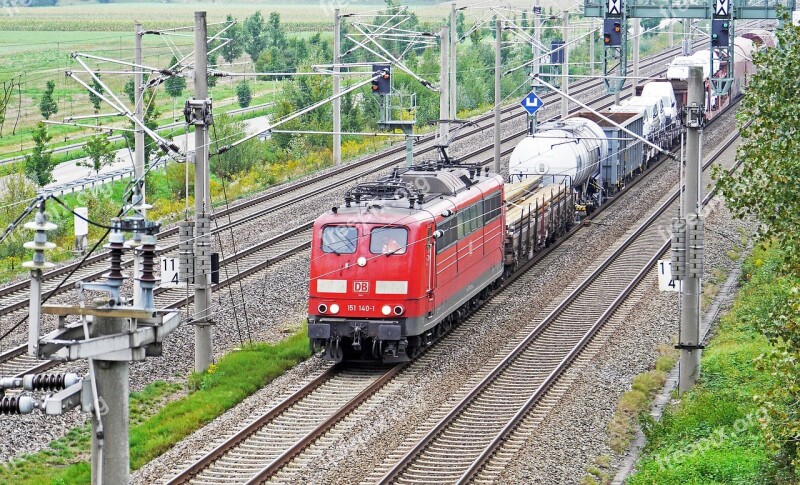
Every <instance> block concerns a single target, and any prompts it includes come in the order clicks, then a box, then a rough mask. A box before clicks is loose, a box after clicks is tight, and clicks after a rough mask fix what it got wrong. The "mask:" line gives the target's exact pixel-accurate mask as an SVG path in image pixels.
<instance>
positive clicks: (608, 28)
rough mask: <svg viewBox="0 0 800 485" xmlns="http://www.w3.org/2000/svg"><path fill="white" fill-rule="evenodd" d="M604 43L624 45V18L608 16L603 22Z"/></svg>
mask: <svg viewBox="0 0 800 485" xmlns="http://www.w3.org/2000/svg"><path fill="white" fill-rule="evenodd" d="M603 44H605V45H607V46H620V45H622V20H621V19H618V18H607V19H605V21H604V22H603Z"/></svg>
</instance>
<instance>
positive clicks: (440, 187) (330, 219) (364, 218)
mask: <svg viewBox="0 0 800 485" xmlns="http://www.w3.org/2000/svg"><path fill="white" fill-rule="evenodd" d="M502 183H503V182H502V179H501V178H500V176H499V175H494V174H489V173H488V170H486V171H484V170H482V169H480V168H477V169H476V168H474V167H469V166H467V167H466V168H465V167H463V166H449V167H448V166H444V167H443V166H438V167H433V168H430V167H429V166H415V167H411V168H409V169H395V171H394V172H393V173H392V175H391V176H389V177H383V178H381V179H378V180H376V181H375V182H367V183H362V184H359V185H357V186H356V187H354V188H352V189H350V190H348V191H347V192H346V194H345V203H344V205H342V206H338V207H335V208H334V209H333V210H332V211H329V212H328V213H327V214H326V215H323V216H322V217H320V218H319V219H318V222H322V223H334V222H342V221H350V222H354V223H362V222H363V223H378V224H391V223H395V222H398V221H401V222H398V223H402V224H408V223H411V222H413V221H417V220H422V219H428V220H429V219H430V217H431V215H430V214H431V213H433V214H438V213H440V212H442V211H443V210H444V209H454V208H455V205H459V203H460V202H463V201H467V200H472V199H475V198H478V197H479V193H480V192H478V191H474V190H470V189H472V188H473V187H479V188H480V190H481V191H486V190H487V189H491V188H493V187H499V186H501V185H502ZM462 199H463V201H462ZM439 205H442V206H443V207H437V206H439Z"/></svg>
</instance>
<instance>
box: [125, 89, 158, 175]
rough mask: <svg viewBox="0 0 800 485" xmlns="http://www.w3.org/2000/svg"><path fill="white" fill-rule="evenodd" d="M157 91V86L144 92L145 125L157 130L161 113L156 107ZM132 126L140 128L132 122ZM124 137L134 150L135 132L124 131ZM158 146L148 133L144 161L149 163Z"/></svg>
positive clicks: (145, 141) (145, 136)
mask: <svg viewBox="0 0 800 485" xmlns="http://www.w3.org/2000/svg"><path fill="white" fill-rule="evenodd" d="M155 97H156V91H155V88H150V89H148V90H145V92H144V100H143V103H144V107H145V109H144V125H145V126H146V127H148V128H150V129H151V130H155V129H156V128H158V122H157V121H156V120H157V119H158V117H159V115H160V114H161V113H159V112H158V110H157V109H156V100H155ZM130 126H131V128H133V129H135V130H138V129H139V128H138V127H137V126H136V125H135V124H133V122H131V125H130ZM122 136H123V138H125V141H126V144H127V146H128V147H129V148H130V149H131V150H133V148H134V144H135V140H134V133H133V132H130V131H125V132H123V133H122ZM155 149H156V147H155V145H154V142H153V139H152V138H150V137H149V136H148V135H147V134H145V135H144V161H145V163H148V161H149V160H150V157H151V155H152V154H153V150H155Z"/></svg>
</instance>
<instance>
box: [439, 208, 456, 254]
mask: <svg viewBox="0 0 800 485" xmlns="http://www.w3.org/2000/svg"><path fill="white" fill-rule="evenodd" d="M456 225H457V220H456V218H455V217H451V218H450V219H447V220H444V221H442V222H440V223H439V224H438V225H437V226H436V228H437V229H439V230H440V231H442V237H440V238H438V239H437V240H436V254H439V253H441V252H442V251H444V250H445V249H446V248H448V247H449V246H451V245H452V244H453V243H455V242H456V241H457V240H458V232H457V229H456Z"/></svg>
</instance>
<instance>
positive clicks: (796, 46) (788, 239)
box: [716, 25, 800, 276]
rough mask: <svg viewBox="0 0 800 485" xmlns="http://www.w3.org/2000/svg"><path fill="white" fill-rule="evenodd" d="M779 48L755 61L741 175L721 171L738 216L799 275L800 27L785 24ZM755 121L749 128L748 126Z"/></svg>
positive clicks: (745, 108) (742, 124)
mask: <svg viewBox="0 0 800 485" xmlns="http://www.w3.org/2000/svg"><path fill="white" fill-rule="evenodd" d="M784 27H785V28H784V29H783V30H779V31H778V39H779V44H778V47H776V48H774V49H765V50H762V51H761V52H759V53H757V54H755V55H754V57H753V61H754V62H755V64H756V66H757V69H758V72H757V73H756V74H755V75H754V76H753V77H752V78H751V80H750V84H749V86H748V88H747V91H746V96H745V97H744V99H743V101H742V106H741V108H740V110H739V113H738V114H737V122H738V124H739V130H740V133H741V136H742V139H743V142H742V144H741V145H740V146H739V150H738V153H737V156H738V158H739V159H740V160H742V170H741V171H740V172H737V173H735V174H730V175H728V174H724V173H722V171H720V170H717V172H716V176H717V179H718V184H719V187H720V190H721V191H722V193H723V195H724V196H725V198H726V200H727V202H728V205H729V206H730V207H731V209H732V210H733V211H734V212H735V214H736V215H737V216H739V217H743V216H745V215H748V214H751V215H753V216H755V217H756V218H758V220H759V221H760V222H762V225H761V226H760V229H759V235H760V239H761V240H762V241H773V240H774V241H775V242H776V243H777V244H779V245H780V246H781V247H782V248H783V249H784V250H785V253H786V254H787V255H788V257H789V258H790V260H788V261H787V263H789V268H787V269H791V270H792V271H794V272H795V273H796V274H797V275H798V276H800V197H798V187H800V138H798V137H797V134H796V133H795V127H797V126H800V100H799V99H798V98H797V96H796V92H795V88H796V85H797V80H798V79H800V28H798V27H796V26H792V25H785V26H784ZM751 119H752V123H751V124H750V125H749V126H747V125H746V122H747V121H748V120H751Z"/></svg>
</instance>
